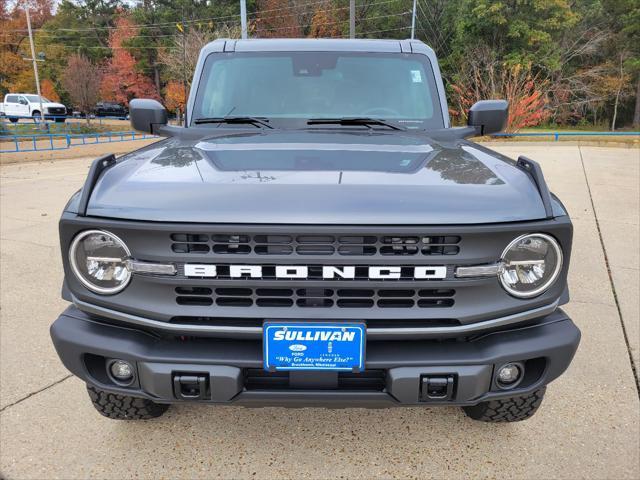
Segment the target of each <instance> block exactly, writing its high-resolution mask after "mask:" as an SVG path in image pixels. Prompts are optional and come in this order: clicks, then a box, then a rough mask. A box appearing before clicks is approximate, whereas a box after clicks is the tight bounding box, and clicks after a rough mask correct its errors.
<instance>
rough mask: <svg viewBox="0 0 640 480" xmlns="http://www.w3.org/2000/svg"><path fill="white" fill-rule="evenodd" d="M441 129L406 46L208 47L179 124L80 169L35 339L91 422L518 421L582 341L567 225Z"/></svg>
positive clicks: (161, 120)
mask: <svg viewBox="0 0 640 480" xmlns="http://www.w3.org/2000/svg"><path fill="white" fill-rule="evenodd" d="M507 110H508V105H507V103H506V102H504V101H501V100H487V101H481V102H478V103H476V104H475V105H473V107H471V109H470V111H469V115H468V119H469V120H468V126H466V127H459V128H452V127H451V125H450V120H449V114H448V109H447V102H446V98H445V90H444V87H443V82H442V78H441V75H440V71H439V68H438V62H437V60H436V57H435V55H434V53H433V51H432V50H431V49H430V48H429V47H427V46H426V45H424V44H423V43H421V42H419V41H410V40H404V41H391V40H384V41H383V40H217V41H215V42H213V43H210V44H209V45H207V46H206V47H205V48H204V49H203V50H202V52H201V54H200V58H199V61H198V65H197V68H196V71H195V75H194V79H193V83H192V88H191V93H190V96H189V100H188V105H187V115H186V121H185V124H184V126H181V127H177V126H171V125H168V124H167V112H166V110H165V109H164V108H163V107H162V106H161V105H160V104H159V103H158V102H156V101H153V100H147V99H140V100H133V101H131V103H130V115H131V123H132V125H133V127H134V128H135V129H137V130H140V131H144V132H149V133H152V134H156V135H158V136H161V137H165V138H164V139H162V140H161V141H158V142H157V143H154V144H152V145H149V146H147V147H144V148H142V149H140V150H137V151H134V152H132V153H129V154H127V155H124V156H122V157H120V158H117V159H116V158H115V157H114V156H113V155H109V156H105V157H102V158H98V159H97V160H95V162H94V163H93V164H92V166H91V168H90V171H89V174H88V177H87V179H86V182H85V184H84V187H83V188H82V190H80V191H79V192H77V193H76V194H75V195H73V197H72V198H71V200H70V201H69V203H68V205H67V206H66V208H65V210H64V213H63V214H62V219H61V220H60V244H61V246H62V261H63V264H64V271H65V280H64V285H63V288H62V296H63V298H64V299H66V300H68V301H69V302H71V304H72V305H71V306H69V307H68V308H67V309H66V310H65V311H64V312H63V313H62V314H61V315H60V316H59V318H58V319H57V320H56V321H55V322H54V323H53V325H52V327H51V336H52V338H53V343H54V344H55V347H56V349H57V352H58V354H59V355H60V358H61V359H62V362H63V363H64V365H65V366H66V367H67V368H68V369H69V370H70V371H71V372H72V373H73V374H75V375H77V376H78V377H80V378H81V379H82V380H84V381H85V382H86V384H87V388H88V391H89V396H90V398H91V400H92V402H93V404H94V405H95V407H96V408H97V409H98V411H99V412H100V413H102V414H103V415H105V416H107V417H110V418H116V419H148V418H152V417H157V416H159V415H162V414H163V413H164V412H165V411H166V410H167V408H168V406H169V404H172V403H186V402H198V403H212V404H234V405H245V406H268V405H274V406H277V405H279V406H296V407H300V406H327V407H393V406H420V405H421V406H433V405H458V406H461V407H463V409H464V411H465V412H466V414H467V415H468V416H470V417H471V418H474V419H477V420H483V421H491V422H505V421H507V422H510V421H518V420H523V419H526V418H528V417H530V416H532V415H533V414H534V413H535V411H536V410H537V408H538V407H539V406H540V403H541V401H542V398H543V395H544V392H545V388H546V385H547V384H548V383H549V382H551V381H552V380H554V379H555V378H557V377H558V376H560V375H561V374H562V373H563V372H564V370H565V369H566V368H567V367H568V366H569V363H570V362H571V360H572V358H573V355H574V353H575V351H576V349H577V347H578V343H579V340H580V332H579V330H578V329H577V328H576V326H575V325H574V323H573V322H572V321H571V319H570V318H569V317H568V316H567V315H566V314H565V313H564V312H563V311H562V310H561V309H560V308H559V307H560V306H561V305H563V304H565V303H567V302H568V301H569V293H568V289H567V270H568V268H569V257H570V253H571V238H572V225H571V221H570V219H569V216H568V214H567V211H566V210H565V208H564V207H563V205H562V203H561V202H560V201H559V200H558V199H557V198H556V197H555V196H554V195H553V194H551V193H550V192H549V190H548V188H547V185H546V183H545V180H544V177H543V175H542V172H541V170H540V166H539V165H538V164H537V163H536V162H535V161H533V160H529V159H527V158H524V157H520V158H519V159H518V161H512V160H510V159H509V158H506V157H504V156H502V155H499V154H498V153H496V152H493V151H491V150H489V149H487V148H485V147H483V146H480V145H477V144H475V143H472V142H469V141H468V140H466V138H469V137H473V136H480V135H488V134H491V133H495V132H498V131H500V130H502V129H503V128H504V126H505V123H506V120H507Z"/></svg>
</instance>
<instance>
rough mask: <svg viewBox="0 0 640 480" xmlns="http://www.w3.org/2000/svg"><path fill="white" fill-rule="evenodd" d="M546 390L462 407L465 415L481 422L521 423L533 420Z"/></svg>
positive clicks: (542, 389)
mask: <svg viewBox="0 0 640 480" xmlns="http://www.w3.org/2000/svg"><path fill="white" fill-rule="evenodd" d="M545 390H546V388H545V387H543V388H541V389H540V390H536V391H535V392H533V393H532V394H530V395H523V396H519V397H511V398H505V399H502V400H491V401H489V402H482V403H479V404H478V405H474V406H473V407H462V408H463V410H464V413H466V414H467V416H468V417H471V418H473V419H474V420H480V421H481V422H520V421H522V420H526V419H527V418H531V417H532V416H533V415H534V414H535V413H536V411H537V410H538V407H540V404H541V403H542V399H543V398H544V392H545Z"/></svg>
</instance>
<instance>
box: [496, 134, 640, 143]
mask: <svg viewBox="0 0 640 480" xmlns="http://www.w3.org/2000/svg"><path fill="white" fill-rule="evenodd" d="M491 136H492V137H553V138H554V139H555V141H556V142H557V141H558V140H560V137H584V136H593V137H615V136H619V137H629V136H640V132H524V133H494V134H493V135H491Z"/></svg>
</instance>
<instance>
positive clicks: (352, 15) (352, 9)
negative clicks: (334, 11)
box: [349, 0, 356, 38]
mask: <svg viewBox="0 0 640 480" xmlns="http://www.w3.org/2000/svg"><path fill="white" fill-rule="evenodd" d="M349 38H356V0H349Z"/></svg>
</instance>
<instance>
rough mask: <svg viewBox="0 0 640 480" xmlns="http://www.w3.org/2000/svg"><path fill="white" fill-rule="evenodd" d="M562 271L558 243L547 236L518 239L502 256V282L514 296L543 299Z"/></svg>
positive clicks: (527, 236)
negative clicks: (543, 293) (544, 293)
mask: <svg viewBox="0 0 640 480" xmlns="http://www.w3.org/2000/svg"><path fill="white" fill-rule="evenodd" d="M561 268H562V250H561V249H560V245H558V242H557V241H556V240H555V239H554V238H553V237H551V236H549V235H545V234H544V233H532V234H530V235H523V236H521V237H518V238H516V239H515V240H514V241H513V242H511V243H510V244H509V246H508V247H507V248H506V249H505V251H504V252H503V253H502V271H501V273H500V282H501V283H502V286H503V287H504V289H505V290H506V291H507V292H509V293H510V294H511V295H513V296H516V297H520V298H529V297H535V296H536V295H540V294H541V293H542V292H544V291H545V290H546V289H547V288H549V287H550V286H551V284H552V283H553V282H555V280H556V278H558V275H559V274H560V270H561Z"/></svg>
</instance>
